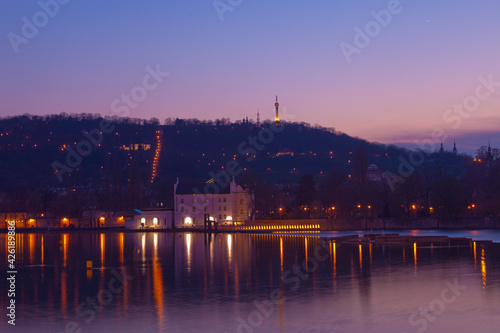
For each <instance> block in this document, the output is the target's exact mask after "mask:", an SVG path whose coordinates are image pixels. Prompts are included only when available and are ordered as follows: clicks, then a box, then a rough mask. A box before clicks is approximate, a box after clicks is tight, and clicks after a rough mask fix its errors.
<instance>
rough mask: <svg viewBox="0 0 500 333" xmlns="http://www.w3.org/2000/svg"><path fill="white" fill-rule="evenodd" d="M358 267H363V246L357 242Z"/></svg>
mask: <svg viewBox="0 0 500 333" xmlns="http://www.w3.org/2000/svg"><path fill="white" fill-rule="evenodd" d="M359 268H360V269H362V268H363V248H362V246H361V244H359Z"/></svg>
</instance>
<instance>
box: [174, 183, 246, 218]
mask: <svg viewBox="0 0 500 333" xmlns="http://www.w3.org/2000/svg"><path fill="white" fill-rule="evenodd" d="M220 185H224V184H220ZM220 185H219V184H217V183H215V182H214V181H213V180H210V181H209V182H207V183H204V184H180V183H179V180H177V183H176V184H174V221H175V226H176V227H192V226H198V227H200V226H203V225H204V221H205V216H207V217H208V218H209V220H210V221H214V222H217V223H218V224H219V225H233V224H240V223H243V222H245V221H248V220H251V219H253V216H254V214H253V207H254V204H253V203H254V195H253V194H252V193H251V192H250V190H248V189H244V188H243V187H241V186H240V185H237V184H236V183H235V181H234V178H233V180H232V181H230V182H228V183H226V184H225V185H226V186H220Z"/></svg>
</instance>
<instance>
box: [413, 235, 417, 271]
mask: <svg viewBox="0 0 500 333" xmlns="http://www.w3.org/2000/svg"><path fill="white" fill-rule="evenodd" d="M413 260H414V261H415V273H416V272H417V242H415V243H413Z"/></svg>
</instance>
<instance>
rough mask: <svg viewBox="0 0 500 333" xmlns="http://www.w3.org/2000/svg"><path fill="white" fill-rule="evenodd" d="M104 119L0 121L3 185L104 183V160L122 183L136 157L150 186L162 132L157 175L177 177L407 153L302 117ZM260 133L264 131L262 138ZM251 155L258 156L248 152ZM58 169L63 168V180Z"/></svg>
mask: <svg viewBox="0 0 500 333" xmlns="http://www.w3.org/2000/svg"><path fill="white" fill-rule="evenodd" d="M102 120H103V119H102V118H101V117H99V116H96V115H92V114H84V115H66V114H61V115H50V116H44V117H39V116H20V117H11V118H4V119H1V120H0V135H1V136H0V158H1V159H0V172H1V173H2V175H4V176H6V177H2V178H1V183H0V191H1V192H4V191H5V190H7V189H8V188H11V187H19V186H22V187H28V188H31V189H35V188H40V187H45V186H55V187H65V186H66V185H67V180H66V178H67V177H66V176H70V177H69V182H70V185H71V186H82V185H86V184H88V183H89V182H91V183H92V182H99V181H100V180H102V179H103V177H104V176H105V175H104V173H105V171H104V170H105V167H106V165H107V164H108V165H109V167H110V168H113V166H114V167H116V166H118V168H119V169H120V171H121V174H122V177H123V179H124V181H125V180H126V177H127V167H128V165H130V162H131V161H133V163H134V164H137V165H138V168H139V169H140V174H141V178H142V181H143V182H142V183H143V184H147V181H148V180H149V179H150V177H151V174H152V168H153V165H152V164H153V158H154V154H155V152H156V148H157V143H158V138H157V136H158V135H157V134H158V133H161V150H160V151H159V156H160V158H159V165H158V170H157V178H159V179H160V180H172V179H175V178H176V177H180V178H184V179H185V178H189V179H193V180H194V179H196V180H208V179H210V178H211V177H210V172H214V173H216V172H218V171H220V170H223V167H225V166H226V165H227V163H228V161H230V160H235V161H237V162H238V163H239V165H240V166H241V167H242V168H245V169H246V170H245V171H254V172H256V173H257V174H261V175H263V176H264V177H265V178H267V179H268V180H270V181H284V180H285V181H287V182H297V181H298V178H300V176H301V175H302V174H305V173H311V174H313V175H314V176H315V177H321V176H322V175H324V174H325V173H326V172H327V171H328V170H330V169H334V168H338V169H345V170H347V171H349V170H351V166H352V163H353V158H354V156H353V154H354V152H355V151H356V149H357V148H358V147H359V146H361V145H363V146H364V147H365V149H366V152H367V158H368V163H369V164H372V163H373V164H377V165H378V166H379V167H380V168H381V169H382V170H389V169H392V168H394V167H395V165H396V163H397V157H398V156H399V155H400V154H405V152H404V151H403V150H401V149H398V148H396V147H393V146H389V147H387V146H384V145H381V144H373V143H369V142H366V141H364V140H362V139H359V138H353V137H350V136H348V135H346V134H343V133H338V132H336V131H334V130H332V129H327V128H321V127H312V126H310V125H308V124H305V123H284V124H281V125H282V127H283V129H282V130H281V128H280V130H279V131H277V130H276V131H270V130H269V131H266V130H264V131H263V129H265V128H269V126H270V125H271V124H270V123H264V124H261V125H260V126H257V125H256V124H255V123H247V122H237V123H231V122H229V121H228V120H225V119H223V120H216V121H204V122H202V121H198V120H192V119H190V120H181V119H176V120H170V119H169V120H165V121H164V122H163V124H160V122H159V121H158V120H156V119H152V120H149V121H145V120H141V119H130V118H115V119H112V120H110V121H111V124H108V123H106V124H104V125H106V126H107V127H106V126H105V128H104V131H103V128H100V125H102V124H101V121H102ZM93 130H94V131H93ZM97 130H98V131H99V134H96V131H97ZM157 131H161V132H158V133H157ZM260 131H263V132H262V133H261V134H260V137H259V132H260ZM84 132H89V134H94V136H92V137H93V138H94V144H92V145H91V149H92V151H91V152H90V153H89V154H87V151H88V148H89V145H88V144H86V143H85V142H83V141H87V142H89V141H92V140H90V139H89V138H88V137H87V136H86V135H85V134H84ZM106 132H107V133H106ZM101 133H102V138H101V137H100V136H99V135H100V134H101ZM270 133H272V134H271V135H270ZM254 137H255V138H256V141H253V139H252V138H254ZM95 143H98V144H97V146H96V145H95ZM79 144H80V146H79ZM78 148H80V153H82V152H83V155H86V154H87V156H81V155H80V154H78V155H79V156H80V158H81V161H79V158H78V156H77V157H76V158H74V157H75V156H73V155H75V153H70V152H71V151H73V152H77V151H78ZM135 149H137V150H135ZM254 153H255V158H251V155H253V154H254ZM68 155H71V156H70V157H68ZM67 158H69V160H68V161H69V162H68V161H67ZM78 162H79V163H78ZM59 163H61V164H59ZM71 163H72V164H71ZM61 165H64V166H66V167H68V169H66V168H64V167H61ZM54 169H61V170H60V171H59V172H60V175H62V176H63V177H62V178H63V179H64V183H63V184H61V182H60V181H59V180H58V177H56V175H55V174H54ZM69 169H72V171H71V172H70V171H69Z"/></svg>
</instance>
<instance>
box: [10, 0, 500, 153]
mask: <svg viewBox="0 0 500 333" xmlns="http://www.w3.org/2000/svg"><path fill="white" fill-rule="evenodd" d="M59 1H61V2H68V0H64V1H63V0H59ZM41 3H47V4H49V5H48V7H47V8H49V9H48V11H53V13H52V14H53V17H51V16H49V15H44V14H43V13H42V14H41V13H40V11H41V10H42V8H41V6H40V4H39V3H38V1H2V2H1V4H0V33H1V35H2V36H3V37H2V42H1V43H0V59H2V62H1V63H2V66H1V67H0V75H1V77H2V80H1V81H0V89H1V92H2V103H1V104H0V115H1V116H10V115H17V114H23V113H31V114H49V113H60V112H67V113H81V112H92V113H100V114H102V115H114V114H117V113H116V112H114V111H113V110H112V107H111V105H112V103H113V102H114V101H115V100H116V99H118V102H120V103H121V101H120V99H121V96H122V94H130V93H131V91H132V90H134V89H135V91H136V92H137V93H140V92H141V89H142V88H141V86H143V79H144V78H145V76H146V75H147V74H148V71H147V70H146V67H148V66H150V67H151V68H156V67H157V66H159V68H160V69H161V71H163V72H168V73H170V75H169V76H168V77H165V78H164V79H163V81H162V82H161V83H159V84H154V86H155V87H154V88H152V89H151V90H150V91H147V96H145V98H144V100H142V98H141V100H140V101H138V102H137V103H135V104H137V105H135V104H134V107H133V108H129V110H128V112H127V114H128V115H129V116H130V117H139V118H151V117H157V118H159V119H160V120H162V121H163V119H165V118H168V117H172V118H176V117H179V118H199V119H215V118H231V120H237V119H241V118H244V117H246V116H248V117H249V118H250V119H255V118H256V113H257V110H258V109H260V113H261V119H271V118H272V117H273V106H274V98H275V95H279V97H280V104H281V106H282V108H283V109H286V111H287V114H288V116H287V118H288V120H291V121H304V122H308V123H311V124H315V123H317V124H320V125H322V126H326V127H335V128H336V129H337V130H339V131H342V132H345V133H347V134H350V135H353V136H359V137H362V138H365V139H368V140H375V141H378V142H382V143H401V144H404V145H405V146H408V147H412V148H414V147H415V144H414V140H415V139H419V140H433V142H438V143H437V144H436V146H437V145H438V144H439V143H440V138H441V137H444V136H446V137H448V140H445V147H446V148H447V149H451V147H452V145H453V140H456V141H457V146H458V148H459V150H461V151H466V152H472V151H473V150H475V148H476V147H478V146H479V145H482V144H486V143H487V141H488V139H491V142H492V145H493V146H495V147H498V146H500V133H499V130H498V129H499V128H500V115H499V110H500V84H498V85H497V86H495V84H493V85H492V86H490V87H484V86H483V87H480V88H477V87H478V85H479V84H481V83H480V79H478V78H479V77H483V78H484V79H486V80H488V78H489V77H490V78H491V80H492V81H494V82H500V70H499V67H498V63H499V60H498V59H500V43H498V40H497V39H498V38H497V37H498V32H499V31H500V20H499V19H498V13H500V1H495V0H485V1H460V0H458V1H451V0H450V1H432V0H413V1H409V0H405V1H401V2H400V3H399V4H398V3H397V2H394V1H393V0H390V1H356V2H355V1H347V0H344V1H340V0H338V1H337V0H336V1H331V0H330V1H326V0H320V1H313V2H312V1H305V0H294V1H290V0H288V1H284V0H275V1H269V0H267V1H264V0H252V1H245V0H243V1H241V2H239V1H237V0H232V1H231V3H233V4H235V3H240V4H238V5H236V6H231V5H229V4H228V3H229V1H228V0H220V1H219V2H215V3H218V4H219V10H217V9H216V8H215V6H214V1H213V0H204V1H201V0H193V1H175V2H174V1H157V0H156V1H149V0H145V1H132V0H109V1H91V0H89V1H77V0H72V1H69V2H68V3H67V4H59V5H58V7H59V8H55V7H54V3H57V2H56V0H41ZM224 6H225V7H224ZM381 10H383V11H384V12H383V13H381V14H379V15H380V18H379V19H380V20H385V21H384V22H382V23H383V24H380V23H375V21H374V20H375V18H374V16H373V14H372V13H371V11H375V12H377V13H380V11H381ZM391 12H392V13H391ZM386 13H390V19H388V17H387V15H384V14H386ZM23 18H26V19H27V20H28V21H29V22H30V23H29V24H32V23H33V22H34V21H36V22H35V23H37V22H38V25H39V26H40V27H39V28H37V29H38V32H36V33H34V32H33V31H29V29H27V28H26V27H25V28H24V29H23V26H25V25H26V23H25V21H23ZM46 18H47V19H46ZM221 18H222V19H221ZM45 19H46V20H45ZM37 20H38V21H37ZM389 20H390V22H388V21H389ZM371 21H374V22H371ZM356 27H359V28H360V30H362V31H365V28H368V33H369V35H371V36H372V37H368V38H369V39H370V40H369V43H368V41H366V40H363V38H362V37H359V36H358V39H357V40H356V42H357V43H356V42H355V37H356V34H357V33H356V30H355V29H356ZM370 29H371V30H370ZM23 30H24V33H25V36H23ZM26 33H28V35H26ZM29 33H31V35H29ZM365 33H366V32H365ZM23 38H25V39H23ZM21 41H22V42H21ZM342 43H343V44H342ZM363 43H364V44H367V45H364V44H363ZM346 45H350V46H346ZM354 47H357V49H356V52H355V53H352V54H350V55H348V56H346V55H345V54H344V53H345V51H344V52H343V51H342V49H344V50H346V49H348V50H351V51H352V50H353V48H354ZM16 51H17V52H16ZM147 82H148V83H149V84H150V88H151V84H152V83H155V81H147ZM138 86H139V88H137V87H138ZM142 91H144V89H142ZM477 94H479V96H480V97H481V98H480V99H479V98H477V97H475V96H476V95H477ZM486 95H487V96H486ZM137 96H140V95H137ZM464 102H467V103H469V105H468V106H467V107H468V108H469V109H470V110H472V111H467V110H466V109H464V110H463V111H461V113H460V112H459V111H457V109H456V110H455V111H453V110H450V111H447V110H448V109H450V108H453V107H454V105H455V104H461V103H464ZM475 102H478V103H477V105H476V104H474V103H475ZM116 105H117V104H115V106H116ZM120 105H122V106H123V105H125V104H123V103H122V104H120ZM115 111H116V109H115ZM293 116H295V117H293ZM433 131H440V134H439V135H437V136H436V138H435V139H432V133H433Z"/></svg>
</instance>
